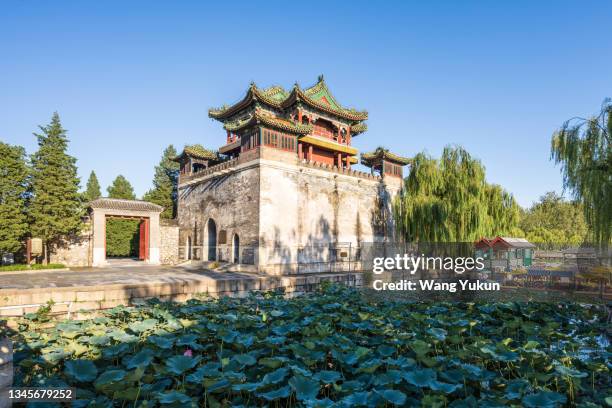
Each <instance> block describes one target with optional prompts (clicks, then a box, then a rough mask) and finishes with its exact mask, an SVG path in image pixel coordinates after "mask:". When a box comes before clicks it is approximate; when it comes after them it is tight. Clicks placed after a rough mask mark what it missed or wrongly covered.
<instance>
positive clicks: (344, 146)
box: [208, 75, 368, 169]
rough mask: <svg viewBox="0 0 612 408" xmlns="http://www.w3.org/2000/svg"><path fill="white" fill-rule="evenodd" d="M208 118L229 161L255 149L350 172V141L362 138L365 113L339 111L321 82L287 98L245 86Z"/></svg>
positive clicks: (353, 156) (279, 91)
mask: <svg viewBox="0 0 612 408" xmlns="http://www.w3.org/2000/svg"><path fill="white" fill-rule="evenodd" d="M208 114H209V116H210V117H211V118H213V119H216V120H218V121H220V122H222V123H223V127H224V129H225V130H226V132H227V142H226V144H225V145H224V146H222V147H221V148H220V149H219V153H221V154H224V155H227V156H229V157H230V158H235V157H237V156H239V155H240V154H241V153H243V152H245V151H248V150H251V149H254V148H256V147H257V146H259V145H264V146H269V147H274V148H277V149H280V150H285V151H291V152H295V153H296V154H297V156H298V158H299V159H301V160H307V161H310V162H318V163H325V164H328V165H332V166H336V167H338V168H346V169H350V167H351V164H354V163H357V153H358V151H357V149H355V148H354V147H352V146H351V139H352V138H353V137H354V136H357V135H358V134H360V133H363V132H365V130H366V129H367V125H366V124H365V123H364V121H365V120H366V119H367V118H368V113H367V112H365V111H357V110H354V109H348V108H345V107H343V106H341V105H340V103H338V101H337V100H336V98H334V96H333V95H332V94H331V92H330V91H329V88H328V87H327V85H326V83H325V81H324V79H323V76H322V75H321V76H319V79H318V81H317V83H316V84H315V85H314V86H312V87H310V88H306V89H302V88H301V87H300V86H299V85H298V84H297V83H296V84H295V85H294V87H293V89H292V90H291V91H290V92H287V91H286V90H285V89H283V88H282V87H280V86H272V87H269V88H266V89H260V88H258V87H257V86H256V85H255V84H254V83H251V86H250V87H249V89H248V91H247V93H246V95H245V96H244V98H243V99H242V100H240V101H239V102H237V103H235V104H234V105H231V106H223V107H221V108H218V109H211V110H209V112H208Z"/></svg>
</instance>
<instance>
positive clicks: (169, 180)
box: [143, 145, 179, 218]
mask: <svg viewBox="0 0 612 408" xmlns="http://www.w3.org/2000/svg"><path fill="white" fill-rule="evenodd" d="M175 157H176V149H175V148H174V146H172V145H170V146H168V147H167V148H166V149H165V150H164V153H163V155H162V158H161V161H160V162H159V164H158V165H157V166H155V176H154V177H153V188H152V189H151V190H149V191H147V192H146V193H145V195H144V197H143V200H145V201H150V202H152V203H155V204H157V205H161V206H162V207H164V211H163V212H162V213H161V217H162V218H174V217H175V216H176V202H177V194H178V193H177V191H178V173H179V164H178V163H177V162H175V161H173V160H172V159H173V158H175Z"/></svg>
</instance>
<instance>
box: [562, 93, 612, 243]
mask: <svg viewBox="0 0 612 408" xmlns="http://www.w3.org/2000/svg"><path fill="white" fill-rule="evenodd" d="M551 158H552V160H554V161H555V163H556V164H560V165H561V172H562V173H563V186H564V187H565V188H567V189H568V190H569V191H570V192H571V194H572V195H573V197H574V198H575V199H576V200H578V201H580V202H581V203H582V206H583V210H584V217H585V220H586V222H587V225H588V226H589V232H590V234H591V238H592V240H593V241H594V243H597V244H601V245H609V244H610V242H611V240H612V102H611V101H610V99H607V100H605V101H604V103H603V106H602V108H601V112H600V113H599V115H598V116H596V117H592V118H590V119H584V118H578V117H576V118H572V119H570V120H568V121H566V122H565V123H564V124H563V126H561V129H559V130H558V131H556V132H555V133H554V134H553V137H552V142H551Z"/></svg>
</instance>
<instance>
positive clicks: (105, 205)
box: [89, 197, 164, 212]
mask: <svg viewBox="0 0 612 408" xmlns="http://www.w3.org/2000/svg"><path fill="white" fill-rule="evenodd" d="M89 206H90V207H91V208H102V209H105V210H127V211H156V212H162V211H163V210H164V207H162V206H160V205H157V204H153V203H150V202H148V201H141V200H124V199H120V198H104V197H103V198H97V199H95V200H93V201H91V202H90V203H89Z"/></svg>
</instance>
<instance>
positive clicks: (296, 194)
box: [178, 147, 402, 275]
mask: <svg viewBox="0 0 612 408" xmlns="http://www.w3.org/2000/svg"><path fill="white" fill-rule="evenodd" d="M401 183H402V180H401V178H398V177H385V178H380V177H375V176H371V175H369V174H366V173H361V172H355V171H352V170H346V169H337V168H333V167H331V166H327V165H317V164H312V163H305V162H302V161H298V159H297V156H296V155H295V153H294V152H284V151H280V150H277V149H272V148H265V147H259V148H258V153H257V155H256V156H254V158H253V159H252V160H251V161H249V162H245V163H239V162H238V161H237V162H236V165H235V166H225V167H223V168H222V169H221V168H220V170H219V171H215V170H214V169H211V170H210V171H207V172H206V173H204V174H203V175H202V176H201V177H197V175H195V176H192V177H190V178H189V179H188V180H187V181H186V182H184V183H181V185H180V187H179V206H178V213H179V214H178V221H179V225H180V227H181V238H180V245H181V246H185V245H187V242H188V239H189V238H191V242H192V245H195V246H200V248H201V250H202V251H203V256H202V257H201V258H196V259H204V260H206V259H208V257H207V252H208V248H207V246H208V228H207V222H208V220H209V219H211V218H212V219H213V220H214V221H215V223H216V225H217V236H219V237H220V236H225V241H224V240H223V239H221V240H220V242H219V246H218V247H217V248H216V251H217V253H216V255H217V259H218V260H221V261H231V260H232V258H231V256H230V254H231V253H232V247H233V246H232V236H233V235H234V234H238V235H239V237H240V252H241V255H240V263H251V260H253V261H254V263H255V264H256V265H257V266H258V269H259V271H261V272H266V273H268V274H273V275H278V274H291V273H296V272H299V273H308V272H327V271H339V270H342V264H343V262H342V261H343V260H342V259H338V258H339V256H340V255H341V254H345V255H344V256H348V255H346V254H347V251H344V250H342V248H344V247H348V246H352V247H353V248H355V247H357V246H359V244H360V243H364V242H383V241H385V240H393V234H394V231H395V228H394V224H393V218H392V213H391V202H392V200H393V198H394V197H395V196H396V195H397V194H398V192H399V190H400V188H401ZM221 231H224V233H221ZM194 237H196V238H194ZM193 243H195V244H193ZM338 247H342V248H340V249H338ZM251 253H252V255H251ZM246 254H248V256H247V255H246Z"/></svg>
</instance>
